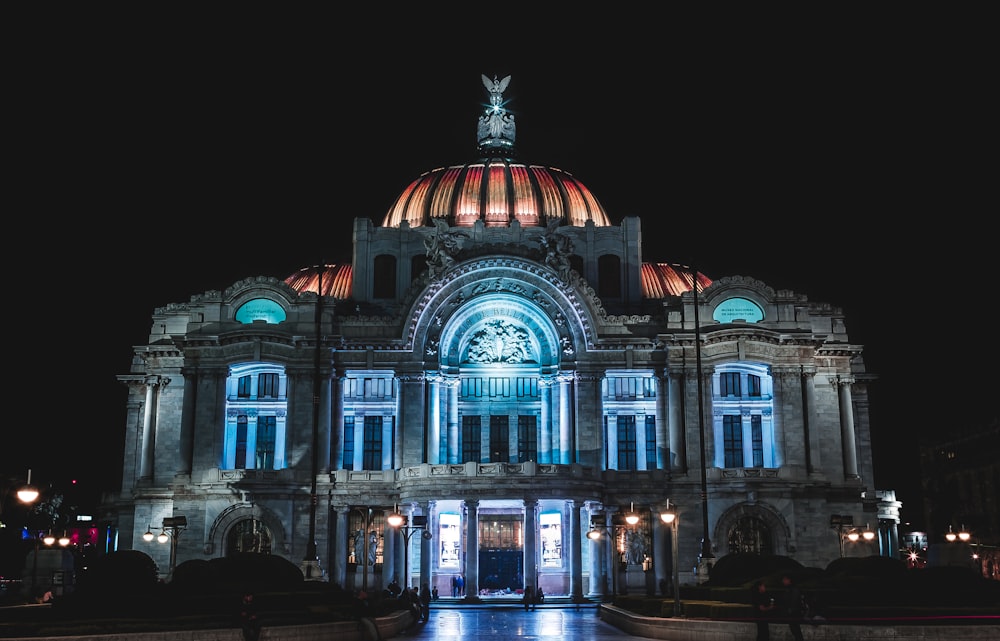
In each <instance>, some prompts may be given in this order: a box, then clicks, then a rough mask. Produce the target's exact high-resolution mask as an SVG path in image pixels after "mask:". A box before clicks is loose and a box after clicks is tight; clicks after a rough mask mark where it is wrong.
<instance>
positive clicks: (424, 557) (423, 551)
mask: <svg viewBox="0 0 1000 641" xmlns="http://www.w3.org/2000/svg"><path fill="white" fill-rule="evenodd" d="M433 507H434V501H422V502H421V503H420V511H421V512H423V514H424V516H426V517H427V518H426V522H427V526H426V527H427V528H428V529H427V530H418V531H417V534H416V536H419V537H420V585H421V587H422V586H423V585H425V584H426V585H427V586H428V587H432V586H433V583H432V581H431V578H432V577H431V559H432V558H433V554H434V553H433V548H431V544H432V543H433V542H434V541H437V537H436V536H433V533H434V530H431V529H430V527H431V510H432V509H433ZM425 532H430V533H431V535H432V538H428V537H426V536H424V533H425Z"/></svg>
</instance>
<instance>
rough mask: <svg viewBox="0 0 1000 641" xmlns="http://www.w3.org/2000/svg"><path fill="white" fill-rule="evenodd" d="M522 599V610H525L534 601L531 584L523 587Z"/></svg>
mask: <svg viewBox="0 0 1000 641" xmlns="http://www.w3.org/2000/svg"><path fill="white" fill-rule="evenodd" d="M521 600H522V601H524V611H525V612H527V611H528V609H529V608H531V606H532V605H533V604H534V603H535V591H534V590H533V589H532V588H531V586H530V585H529V586H527V587H526V588H524V596H523V597H522V599H521Z"/></svg>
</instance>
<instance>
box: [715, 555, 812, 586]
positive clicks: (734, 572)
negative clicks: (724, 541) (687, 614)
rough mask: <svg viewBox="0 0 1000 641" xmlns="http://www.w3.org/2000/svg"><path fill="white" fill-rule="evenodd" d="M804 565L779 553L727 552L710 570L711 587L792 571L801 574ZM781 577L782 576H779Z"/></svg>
mask: <svg viewBox="0 0 1000 641" xmlns="http://www.w3.org/2000/svg"><path fill="white" fill-rule="evenodd" d="M803 570H804V566H803V565H802V564H801V563H799V562H798V561H796V560H795V559H793V558H791V557H787V556H780V555H777V554H727V555H726V556H723V557H721V558H719V560H718V561H716V562H715V565H714V566H713V567H712V570H711V571H710V572H709V575H708V581H707V582H706V583H705V585H707V586H711V587H716V586H718V587H735V586H742V585H747V586H749V584H750V583H751V582H753V581H754V580H756V579H759V578H764V577H769V576H772V575H780V574H783V573H791V574H794V575H796V576H798V575H800V574H801V573H802V572H803ZM778 578H780V576H779V577H778Z"/></svg>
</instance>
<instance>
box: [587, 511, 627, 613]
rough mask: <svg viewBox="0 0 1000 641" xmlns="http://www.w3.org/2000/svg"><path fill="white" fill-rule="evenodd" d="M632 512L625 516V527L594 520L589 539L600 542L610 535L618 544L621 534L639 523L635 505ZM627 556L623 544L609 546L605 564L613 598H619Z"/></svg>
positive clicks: (588, 535) (623, 591)
mask: <svg viewBox="0 0 1000 641" xmlns="http://www.w3.org/2000/svg"><path fill="white" fill-rule="evenodd" d="M630 508H631V509H630V510H629V512H628V514H626V515H625V525H622V524H620V523H612V524H611V525H603V524H601V523H599V522H597V521H595V520H594V519H591V522H590V530H589V531H588V532H587V538H588V539H590V540H591V541H599V540H600V539H601V537H602V536H604V535H605V534H607V535H608V537H610V538H611V539H612V540H613V541H614V542H615V543H618V536H619V533H620V532H625V531H626V530H628V529H631V528H632V527H633V526H635V524H636V523H638V522H639V515H638V514H636V513H635V504H634V503H632V504H631V505H630ZM624 556H625V550H624V547H623V545H622V544H617V545H616V546H615V547H612V546H610V545H609V546H608V554H607V556H606V557H605V562H606V563H607V564H608V570H609V571H610V572H611V594H612V596H618V571H619V568H620V566H621V564H622V558H623V557H624ZM621 593H622V594H627V593H628V587H627V586H626V587H625V588H624V589H623V590H622V591H621Z"/></svg>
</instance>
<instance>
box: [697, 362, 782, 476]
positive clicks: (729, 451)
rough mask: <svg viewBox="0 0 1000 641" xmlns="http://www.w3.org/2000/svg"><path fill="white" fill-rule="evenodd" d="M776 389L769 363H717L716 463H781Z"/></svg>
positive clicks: (749, 465) (714, 392)
mask: <svg viewBox="0 0 1000 641" xmlns="http://www.w3.org/2000/svg"><path fill="white" fill-rule="evenodd" d="M773 393H774V384H773V379H772V378H771V374H770V370H769V369H768V367H767V366H766V365H761V364H757V363H743V362H741V363H727V364H723V365H720V366H718V367H716V370H715V373H714V375H713V376H712V406H713V412H712V415H713V417H714V418H713V420H714V424H713V427H714V436H715V461H714V466H715V467H721V468H773V467H777V466H778V457H777V455H776V453H775V444H774V429H773V420H772V417H773V411H772V410H773V404H774V401H773Z"/></svg>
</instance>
